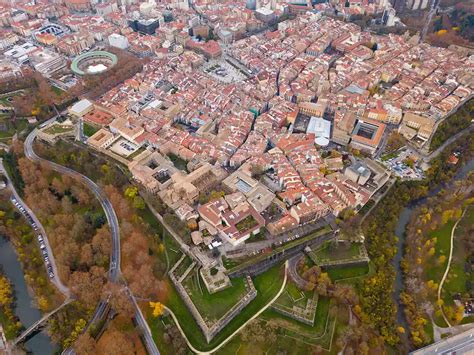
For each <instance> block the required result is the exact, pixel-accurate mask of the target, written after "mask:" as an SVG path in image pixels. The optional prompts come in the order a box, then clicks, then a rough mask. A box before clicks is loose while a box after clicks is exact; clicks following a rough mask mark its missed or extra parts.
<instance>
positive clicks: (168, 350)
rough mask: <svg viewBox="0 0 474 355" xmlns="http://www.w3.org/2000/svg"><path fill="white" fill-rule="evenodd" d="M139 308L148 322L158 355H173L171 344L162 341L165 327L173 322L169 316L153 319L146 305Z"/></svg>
mask: <svg viewBox="0 0 474 355" xmlns="http://www.w3.org/2000/svg"><path fill="white" fill-rule="evenodd" d="M141 308H142V309H143V310H144V314H145V318H146V320H147V322H148V325H149V326H150V329H151V333H152V334H153V339H154V340H155V343H156V346H157V347H158V350H160V353H162V354H174V348H173V344H172V343H171V342H169V341H168V342H166V341H165V339H164V334H165V331H166V328H165V326H166V325H167V324H169V323H172V322H173V320H172V318H171V316H163V317H153V316H152V311H151V308H150V307H148V304H143V305H141Z"/></svg>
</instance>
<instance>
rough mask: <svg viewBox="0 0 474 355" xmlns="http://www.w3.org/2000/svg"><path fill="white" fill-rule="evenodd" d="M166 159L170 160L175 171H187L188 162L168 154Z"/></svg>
mask: <svg viewBox="0 0 474 355" xmlns="http://www.w3.org/2000/svg"><path fill="white" fill-rule="evenodd" d="M168 158H170V160H171V162H172V163H173V165H174V167H175V168H176V169H179V170H182V171H188V168H187V164H188V162H187V161H186V160H184V159H181V158H180V157H178V156H177V155H175V154H172V153H170V154H168Z"/></svg>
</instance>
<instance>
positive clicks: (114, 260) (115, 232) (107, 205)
mask: <svg viewBox="0 0 474 355" xmlns="http://www.w3.org/2000/svg"><path fill="white" fill-rule="evenodd" d="M37 133H38V130H37V129H36V128H35V129H34V130H33V131H32V132H31V133H30V134H29V135H28V137H27V138H26V140H25V155H26V157H27V158H28V159H30V160H32V161H34V162H36V163H41V162H43V163H45V164H47V165H49V166H50V167H51V168H52V169H53V170H55V171H57V172H59V173H61V174H65V175H69V176H71V177H73V178H75V179H77V180H79V181H81V182H82V183H84V185H86V186H87V187H88V188H89V189H90V190H91V191H92V192H93V193H94V195H95V196H96V198H97V199H98V200H99V202H100V204H101V206H102V208H103V209H104V212H105V214H106V217H107V222H108V224H109V228H110V230H111V235H112V251H111V256H110V266H109V279H110V280H111V281H112V282H114V283H118V282H119V281H120V274H121V272H120V227H119V222H118V219H117V215H116V214H115V210H114V208H113V206H112V203H111V202H110V200H109V199H108V197H107V195H106V194H105V193H104V191H103V190H102V189H101V188H100V187H99V186H98V185H97V184H96V183H95V182H93V181H92V180H91V179H89V178H88V177H87V176H84V175H82V174H80V173H78V172H77V171H75V170H72V169H69V168H66V167H64V166H62V165H59V164H56V163H54V162H51V161H49V160H46V159H43V158H41V157H39V156H38V155H37V154H36V153H35V152H34V150H33V142H34V140H35V138H36V136H37ZM125 288H126V290H127V293H128V294H129V297H130V299H131V302H132V303H133V306H134V308H135V318H136V321H137V323H138V325H139V326H140V328H141V330H142V334H143V338H144V341H145V345H146V347H147V350H148V353H150V354H153V355H158V354H160V352H159V350H158V348H157V346H156V344H155V342H154V340H153V337H152V334H151V330H150V328H149V327H148V323H147V322H146V320H145V318H144V316H143V313H142V312H141V310H140V308H139V307H138V304H137V302H136V301H135V297H134V296H133V294H132V292H131V291H130V289H129V288H128V287H127V286H125ZM107 303H108V301H106V302H101V303H100V304H99V305H98V307H97V308H96V310H95V312H94V315H93V317H92V319H93V320H94V319H96V318H97V317H98V316H99V315H100V314H102V313H103V310H104V308H105V307H106V306H107ZM73 352H74V351H73V350H72V349H70V348H69V349H67V350H66V351H65V353H66V354H72V353H73Z"/></svg>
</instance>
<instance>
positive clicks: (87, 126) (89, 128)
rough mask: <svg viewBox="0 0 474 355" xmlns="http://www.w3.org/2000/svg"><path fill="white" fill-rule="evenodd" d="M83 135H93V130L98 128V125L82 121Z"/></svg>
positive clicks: (95, 130)
mask: <svg viewBox="0 0 474 355" xmlns="http://www.w3.org/2000/svg"><path fill="white" fill-rule="evenodd" d="M83 130H84V135H85V136H87V137H91V136H93V135H94V133H95V132H97V131H98V130H99V127H96V126H93V125H91V124H89V123H87V122H84V125H83Z"/></svg>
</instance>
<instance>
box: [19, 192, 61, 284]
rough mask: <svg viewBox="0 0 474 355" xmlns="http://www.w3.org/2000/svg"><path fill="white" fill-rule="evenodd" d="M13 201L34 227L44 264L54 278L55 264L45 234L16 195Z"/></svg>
mask: <svg viewBox="0 0 474 355" xmlns="http://www.w3.org/2000/svg"><path fill="white" fill-rule="evenodd" d="M11 202H12V203H13V204H14V205H15V207H16V208H17V209H18V210H19V211H20V212H21V214H22V215H23V216H24V217H25V218H26V220H27V221H28V223H29V224H30V225H31V228H33V230H34V232H35V235H36V239H37V240H38V244H39V247H40V250H41V253H42V254H43V260H44V264H45V267H46V270H47V272H48V275H49V277H50V278H51V279H52V278H54V272H53V266H52V265H51V262H50V260H49V255H48V251H47V248H46V244H45V243H44V239H43V235H42V234H41V231H40V229H39V227H38V226H37V224H36V222H35V221H34V220H33V218H32V217H31V215H30V214H29V213H28V211H27V210H26V209H25V207H24V206H23V205H22V204H21V203H20V202H18V201H17V199H16V198H15V197H12V198H11Z"/></svg>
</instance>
